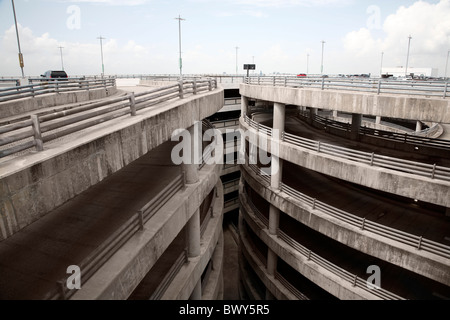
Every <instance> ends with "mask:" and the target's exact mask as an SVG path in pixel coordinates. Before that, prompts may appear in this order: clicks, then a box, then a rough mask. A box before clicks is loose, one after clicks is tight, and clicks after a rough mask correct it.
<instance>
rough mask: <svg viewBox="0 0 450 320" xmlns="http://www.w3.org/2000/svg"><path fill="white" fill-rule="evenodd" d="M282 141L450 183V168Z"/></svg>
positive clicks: (308, 142) (269, 132) (284, 137)
mask: <svg viewBox="0 0 450 320" xmlns="http://www.w3.org/2000/svg"><path fill="white" fill-rule="evenodd" d="M245 122H246V123H247V124H248V125H249V126H250V127H251V128H253V129H255V130H258V131H259V132H260V133H262V134H265V135H268V136H272V129H271V128H268V127H266V126H263V125H261V124H259V123H258V122H255V121H254V120H252V119H250V118H249V117H248V116H247V115H245ZM282 140H283V141H284V142H287V143H290V144H292V145H295V146H298V147H301V148H304V149H308V150H311V151H315V152H318V153H322V154H326V155H331V156H334V157H337V158H339V159H346V160H351V161H355V162H359V163H363V164H367V165H370V166H373V167H380V168H386V169H391V170H394V171H399V172H405V173H410V174H414V175H418V176H422V177H427V178H430V179H436V180H444V181H450V168H447V167H443V166H437V165H436V164H426V163H421V162H416V161H410V160H403V159H399V158H393V157H388V156H382V155H379V154H375V153H374V152H372V153H369V152H363V151H358V150H355V149H349V148H344V147H339V146H336V145H332V144H328V143H323V142H320V141H316V140H311V139H306V138H302V137H299V136H296V135H293V134H290V133H286V132H283V133H282Z"/></svg>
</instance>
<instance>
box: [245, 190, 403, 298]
mask: <svg viewBox="0 0 450 320" xmlns="http://www.w3.org/2000/svg"><path fill="white" fill-rule="evenodd" d="M247 203H248V204H249V206H250V207H251V209H252V211H253V213H254V214H255V216H256V217H257V218H258V219H260V220H261V222H263V223H264V225H265V227H266V228H268V227H269V221H268V219H267V218H266V217H265V216H264V215H263V214H262V213H261V212H260V211H259V210H258V209H257V208H256V206H255V205H254V204H253V203H252V201H251V199H250V198H248V201H247ZM277 236H278V237H279V239H281V240H283V241H284V242H285V243H287V244H288V245H289V246H291V247H292V248H293V249H295V250H296V251H297V252H299V253H300V254H301V255H303V256H304V257H306V258H307V260H308V261H312V262H314V263H316V264H317V265H319V266H321V267H322V268H324V269H326V270H328V271H329V272H331V273H333V274H334V275H336V276H338V277H339V278H341V279H343V280H345V281H347V282H350V283H351V284H352V286H354V287H358V288H360V289H362V290H364V291H366V292H370V293H371V294H373V295H375V296H378V297H379V298H381V299H385V300H403V298H402V297H400V296H398V295H396V294H394V293H392V292H390V291H387V290H385V289H382V288H379V289H369V288H368V287H367V281H366V280H364V279H362V278H360V277H358V276H357V275H354V274H352V273H350V272H348V271H347V270H345V269H343V268H341V267H339V266H337V265H335V264H333V263H331V262H330V261H328V260H326V259H324V258H322V257H321V256H319V255H318V254H316V253H314V252H312V251H311V250H310V249H308V248H306V247H305V246H303V245H301V244H300V243H298V242H297V241H295V240H294V239H293V238H291V237H290V236H289V235H288V234H286V233H285V232H283V231H282V230H281V229H279V228H278V229H277Z"/></svg>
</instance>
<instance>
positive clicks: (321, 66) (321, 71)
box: [320, 40, 325, 74]
mask: <svg viewBox="0 0 450 320" xmlns="http://www.w3.org/2000/svg"><path fill="white" fill-rule="evenodd" d="M324 45H325V41H323V40H322V63H321V65H320V74H323V47H324Z"/></svg>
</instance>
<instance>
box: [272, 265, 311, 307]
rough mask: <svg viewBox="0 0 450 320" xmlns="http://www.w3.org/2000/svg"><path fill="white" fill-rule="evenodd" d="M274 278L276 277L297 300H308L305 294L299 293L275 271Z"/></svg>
mask: <svg viewBox="0 0 450 320" xmlns="http://www.w3.org/2000/svg"><path fill="white" fill-rule="evenodd" d="M275 279H277V280H278V281H279V282H280V283H281V284H282V285H283V286H284V287H285V288H286V289H288V290H289V292H291V293H292V294H293V295H294V296H295V297H296V298H297V299H298V300H309V298H308V297H307V296H305V295H304V294H303V293H301V292H300V291H299V290H298V289H297V288H296V287H295V286H294V285H293V284H291V283H290V282H289V281H287V280H286V279H285V278H284V277H283V276H282V275H281V274H279V273H278V272H275Z"/></svg>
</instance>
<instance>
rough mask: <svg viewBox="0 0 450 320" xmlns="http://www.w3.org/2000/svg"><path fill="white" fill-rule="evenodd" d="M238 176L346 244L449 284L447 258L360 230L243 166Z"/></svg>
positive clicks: (271, 200) (274, 202)
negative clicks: (269, 184)
mask: <svg viewBox="0 0 450 320" xmlns="http://www.w3.org/2000/svg"><path fill="white" fill-rule="evenodd" d="M241 172H242V173H241V174H242V177H243V178H244V179H245V181H246V182H247V183H248V184H249V185H250V186H251V188H252V189H253V190H254V191H255V192H257V193H258V194H259V195H260V196H261V197H263V198H264V199H265V200H266V201H267V202H268V203H271V204H272V205H274V206H275V207H277V208H279V209H280V210H281V211H282V212H284V213H285V214H287V215H289V216H290V217H292V218H293V219H295V220H297V221H299V222H300V223H302V224H304V225H306V226H308V227H310V228H311V229H313V230H315V231H318V232H320V233H322V234H323V235H325V236H327V237H329V238H331V239H334V240H336V241H339V242H340V243H342V244H345V245H346V246H348V247H351V248H354V249H356V250H358V251H361V252H364V253H366V254H368V255H371V256H374V257H377V258H379V259H382V260H384V261H388V262H390V263H392V264H394V265H397V266H400V267H402V268H405V269H408V270H410V271H412V272H415V273H418V274H420V275H423V276H425V277H428V278H430V279H433V280H435V281H437V282H440V283H443V284H445V285H450V274H449V273H448V272H447V270H449V269H450V261H448V259H445V258H443V257H440V256H437V255H434V254H432V253H428V252H424V251H419V250H416V248H412V247H411V246H407V245H404V244H402V243H399V242H396V241H393V240H390V239H388V238H384V237H382V236H379V235H376V234H373V233H370V232H367V231H363V230H361V229H360V228H356V227H354V226H352V225H350V224H347V223H345V222H343V221H340V220H338V219H336V218H333V217H331V216H329V215H327V214H325V213H323V212H321V211H318V210H313V209H312V208H311V207H310V206H308V205H306V204H303V203H301V202H300V201H298V200H296V199H293V198H292V197H290V196H288V195H286V194H284V193H283V192H279V191H276V192H275V191H273V190H272V189H270V188H267V187H265V186H264V185H263V184H262V182H263V180H262V179H261V178H258V177H254V176H253V174H252V173H251V169H247V168H246V167H243V169H242V171H241Z"/></svg>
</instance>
